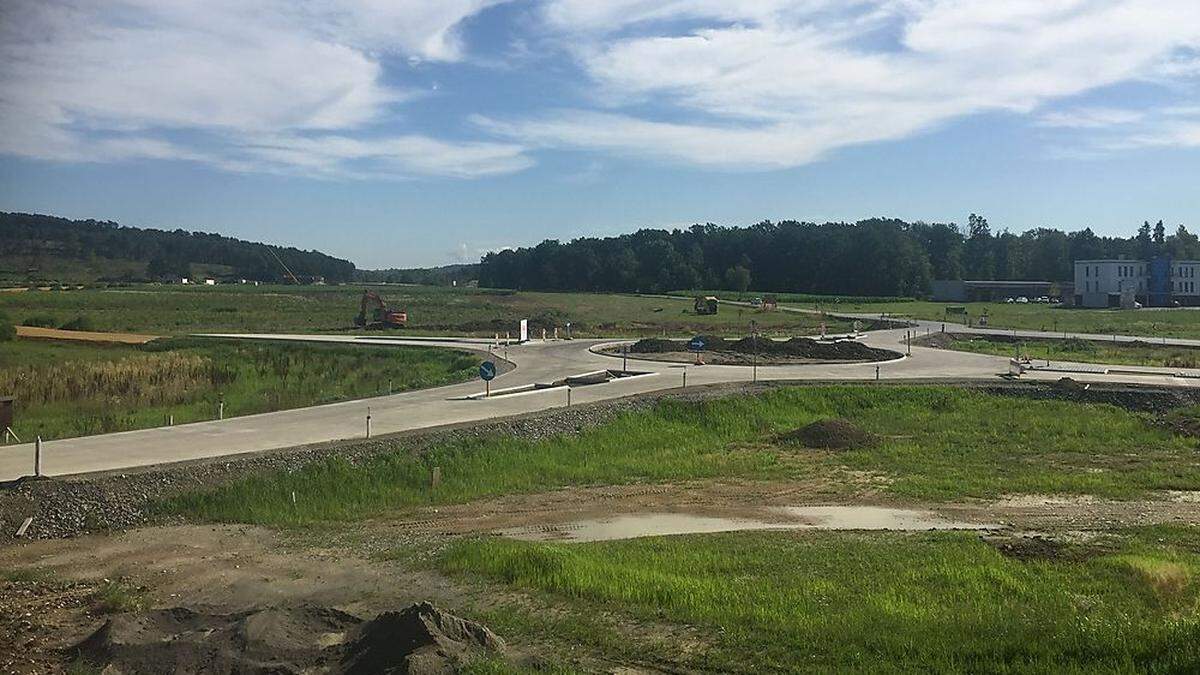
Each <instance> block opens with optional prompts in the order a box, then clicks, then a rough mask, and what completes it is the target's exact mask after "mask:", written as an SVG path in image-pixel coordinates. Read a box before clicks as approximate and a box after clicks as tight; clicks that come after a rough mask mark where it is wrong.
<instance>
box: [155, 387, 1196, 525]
mask: <svg viewBox="0 0 1200 675" xmlns="http://www.w3.org/2000/svg"><path fill="white" fill-rule="evenodd" d="M1084 411H1086V413H1087V414H1086V415H1084V414H1080V413H1082V412H1084ZM825 418H847V419H850V420H853V423H854V424H856V425H857V426H859V427H861V428H862V429H863V430H865V431H867V432H870V433H872V434H875V435H877V436H878V437H879V438H880V439H882V440H881V442H880V444H879V445H878V446H875V447H869V448H857V449H849V450H844V451H840V452H838V453H828V452H813V451H807V452H805V451H797V449H796V448H795V447H794V446H792V445H791V444H789V443H787V442H784V441H781V440H780V438H779V434H780V433H782V432H787V431H789V430H792V429H795V428H797V427H800V426H803V425H805V424H808V423H810V422H813V421H815V420H819V419H825ZM1014 420H1019V424H1014V422H1013V421H1014ZM1131 451H1135V452H1132V453H1131ZM433 466H440V467H441V470H442V475H443V481H442V483H441V485H440V486H439V487H438V488H436V489H431V488H430V487H429V472H430V469H431V467H433ZM851 472H859V473H860V475H861V474H865V475H872V476H876V477H877V480H876V481H875V482H873V483H871V484H868V485H862V484H858V485H856V484H854V483H853V482H852V481H849V480H846V476H848V475H849V474H850V473H851ZM813 477H821V478H823V479H827V480H829V481H830V482H831V483H832V485H833V488H831V489H835V492H834V493H833V495H832V496H836V493H837V492H840V493H841V496H850V495H852V494H853V492H854V490H856V489H861V488H864V487H869V488H871V489H872V490H878V491H882V492H883V493H886V494H889V495H892V496H893V497H895V498H901V499H909V500H933V501H953V500H962V499H969V498H997V497H1000V496H1001V495H1004V494H1086V495H1093V496H1103V497H1117V498H1132V497H1137V496H1139V495H1143V494H1145V493H1147V492H1149V491H1156V490H1197V489H1200V465H1197V464H1196V462H1195V448H1194V441H1192V440H1191V439H1187V438H1183V437H1179V436H1175V435H1173V434H1172V433H1171V432H1170V431H1168V430H1166V429H1163V428H1159V427H1155V426H1150V425H1148V424H1147V423H1146V422H1145V421H1144V420H1143V419H1141V418H1140V417H1139V416H1137V415H1135V414H1132V413H1128V412H1125V411H1123V410H1120V409H1118V408H1113V407H1110V406H1086V407H1085V406H1080V405H1079V404H1075V403H1067V402H1055V401H1031V400H1026V399H1021V398H1013V397H1005V396H994V395H988V394H982V393H978V392H971V391H963V390H957V389H952V388H942V387H864V386H828V387H787V388H782V389H779V390H776V391H772V392H769V393H766V394H762V395H758V396H754V397H735V398H726V399H719V400H716V401H709V402H703V403H682V402H663V403H660V404H658V405H656V406H655V407H654V408H653V409H651V410H649V411H639V412H637V413H628V414H623V415H621V416H620V417H618V418H617V419H615V420H614V421H612V422H610V423H608V424H605V425H603V426H601V427H598V428H596V429H592V430H588V431H585V432H583V433H581V434H579V435H569V436H559V437H554V438H551V439H546V440H539V441H527V440H521V439H512V438H489V439H473V440H468V441H460V442H457V443H454V444H450V445H445V446H441V447H438V448H434V449H432V450H430V451H428V452H426V453H424V454H423V455H420V456H418V455H414V454H411V453H408V452H396V453H392V454H386V455H383V456H381V457H378V458H375V459H373V460H370V461H367V462H365V463H362V464H357V465H355V464H350V463H347V462H345V461H343V460H339V459H330V460H325V461H321V462H317V463H314V464H310V465H309V466H307V467H305V468H304V469H302V470H300V471H295V472H290V471H289V472H284V473H278V474H267V475H262V476H254V477H249V478H246V479H244V480H241V481H238V482H235V483H232V484H230V485H228V486H224V487H222V488H219V489H217V490H215V491H211V492H198V493H194V494H190V495H185V496H183V497H180V498H178V499H176V500H174V501H173V502H172V503H171V504H169V505H168V507H167V508H168V510H170V511H172V512H175V513H180V514H186V515H188V516H190V517H192V518H196V519H200V520H202V521H221V522H248V523H259V524H266V525H276V526H293V525H300V526H304V525H314V524H321V523H330V522H344V521H353V520H359V519H363V518H371V517H375V516H378V515H379V514H385V513H389V512H395V511H397V510H404V509H411V508H413V507H417V506H422V505H427V504H438V503H461V502H467V501H471V500H477V499H482V498H487V497H493V496H497V495H504V494H513V493H521V492H539V491H545V490H551V489H554V488H558V487H564V486H575V485H612V484H622V483H635V482H636V483H662V482H672V481H687V480H712V479H721V478H745V479H758V480H806V479H809V478H813ZM293 493H295V494H297V495H300V499H299V500H298V501H293V500H292V498H291V495H292V494H293Z"/></svg>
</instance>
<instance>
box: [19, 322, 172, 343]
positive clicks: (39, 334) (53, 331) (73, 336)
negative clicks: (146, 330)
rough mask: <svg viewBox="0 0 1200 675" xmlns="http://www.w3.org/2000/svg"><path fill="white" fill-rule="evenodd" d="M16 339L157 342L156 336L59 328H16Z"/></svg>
mask: <svg viewBox="0 0 1200 675" xmlns="http://www.w3.org/2000/svg"><path fill="white" fill-rule="evenodd" d="M17 337H23V338H37V339H42V340H74V341H77V342H116V343H120V344H126V345H141V344H146V343H147V342H150V341H151V340H157V339H158V337H159V336H157V335H140V334H138V333H100V332H96V331H88V330H62V329H59V328H37V327H34V326H17Z"/></svg>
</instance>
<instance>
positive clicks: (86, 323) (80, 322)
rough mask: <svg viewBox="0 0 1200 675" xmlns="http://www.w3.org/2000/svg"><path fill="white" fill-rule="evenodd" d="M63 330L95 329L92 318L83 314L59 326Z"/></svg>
mask: <svg viewBox="0 0 1200 675" xmlns="http://www.w3.org/2000/svg"><path fill="white" fill-rule="evenodd" d="M59 328H61V329H63V330H95V326H94V324H93V323H92V320H91V319H90V318H88V317H87V316H84V315H83V314H80V315H79V316H77V317H75V318H74V319H71V320H70V321H68V322H66V323H64V324H63V325H61V326H59Z"/></svg>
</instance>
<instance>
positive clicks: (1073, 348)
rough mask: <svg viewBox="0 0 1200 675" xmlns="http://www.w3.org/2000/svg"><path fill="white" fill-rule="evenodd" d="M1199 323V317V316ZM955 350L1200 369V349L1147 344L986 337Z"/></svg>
mask: <svg viewBox="0 0 1200 675" xmlns="http://www.w3.org/2000/svg"><path fill="white" fill-rule="evenodd" d="M1196 318H1197V320H1198V321H1200V314H1198V315H1197V317H1196ZM952 349H957V350H959V351H965V352H974V353H977V354H999V355H1001V356H1012V355H1013V354H1014V353H1016V352H1018V351H1019V352H1020V353H1021V354H1023V355H1026V356H1029V357H1030V358H1033V359H1037V360H1039V361H1040V360H1042V359H1049V360H1057V361H1079V362H1083V363H1109V364H1118V365H1121V364H1123V365H1132V366H1165V367H1167V368H1200V348H1196V347H1171V346H1165V345H1160V346H1157V347H1156V346H1154V345H1150V344H1146V343H1133V344H1131V343H1123V342H1102V341H1098V340H1080V339H1078V338H1070V339H1067V340H1022V341H1020V342H1019V343H1014V342H1012V341H997V340H988V339H987V338H985V337H975V338H970V339H960V340H955V341H954V343H953V345H952Z"/></svg>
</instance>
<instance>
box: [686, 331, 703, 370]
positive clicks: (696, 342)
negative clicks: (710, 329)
mask: <svg viewBox="0 0 1200 675" xmlns="http://www.w3.org/2000/svg"><path fill="white" fill-rule="evenodd" d="M688 349H689V350H690V351H693V352H696V365H698V366H702V365H704V360H703V359H701V358H700V353H701V352H703V351H704V338H702V337H700V336H699V335H697V336H696V337H694V338H692V339H691V340H690V341H688Z"/></svg>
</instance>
